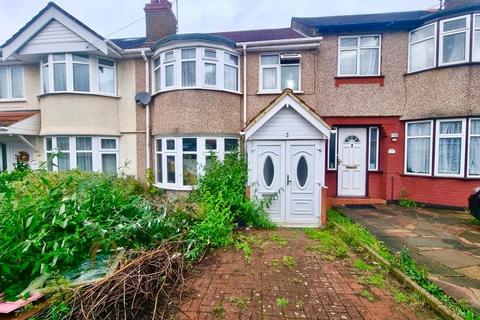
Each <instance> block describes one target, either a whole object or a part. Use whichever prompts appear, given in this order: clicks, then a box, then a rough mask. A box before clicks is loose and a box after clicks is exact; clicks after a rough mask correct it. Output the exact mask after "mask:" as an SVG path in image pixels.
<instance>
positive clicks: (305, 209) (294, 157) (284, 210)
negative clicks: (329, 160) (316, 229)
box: [248, 140, 325, 226]
mask: <svg viewBox="0 0 480 320" xmlns="http://www.w3.org/2000/svg"><path fill="white" fill-rule="evenodd" d="M323 149H324V143H321V141H320V140H317V141H310V140H308V141H253V142H251V144H250V147H249V151H248V153H249V167H250V168H251V172H250V183H251V186H252V195H254V196H256V197H258V198H267V197H274V199H275V200H273V202H272V204H271V206H270V207H269V209H268V212H269V214H270V217H271V219H272V221H273V222H275V223H278V224H282V225H288V226H314V225H319V223H320V188H321V186H322V185H323V184H324V178H325V175H324V174H323V165H324V164H323V162H324V158H323V157H322V156H323V154H324V150H323Z"/></svg>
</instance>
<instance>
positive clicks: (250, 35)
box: [211, 28, 305, 42]
mask: <svg viewBox="0 0 480 320" xmlns="http://www.w3.org/2000/svg"><path fill="white" fill-rule="evenodd" d="M211 34H213V35H217V36H222V37H225V38H228V39H231V40H233V41H235V42H250V41H267V40H283V39H298V38H305V36H304V35H302V34H301V33H299V32H298V31H295V30H294V29H292V28H280V29H258V30H244V31H229V32H215V33H211Z"/></svg>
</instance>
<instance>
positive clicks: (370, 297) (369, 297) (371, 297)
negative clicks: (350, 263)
mask: <svg viewBox="0 0 480 320" xmlns="http://www.w3.org/2000/svg"><path fill="white" fill-rule="evenodd" d="M360 295H361V296H362V297H364V298H365V299H367V300H368V301H370V302H374V301H375V296H374V295H373V293H371V292H370V291H368V290H367V289H365V290H363V291H362V292H360Z"/></svg>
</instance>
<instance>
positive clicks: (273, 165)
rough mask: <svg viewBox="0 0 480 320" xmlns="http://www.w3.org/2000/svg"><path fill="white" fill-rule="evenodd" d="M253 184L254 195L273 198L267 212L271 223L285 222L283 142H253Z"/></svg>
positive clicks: (251, 157)
mask: <svg viewBox="0 0 480 320" xmlns="http://www.w3.org/2000/svg"><path fill="white" fill-rule="evenodd" d="M251 155H252V156H250V159H251V161H252V162H253V163H252V165H253V177H254V178H253V179H252V180H253V181H252V182H253V183H252V188H253V190H252V191H253V192H254V193H255V195H256V196H257V197H259V198H262V199H265V198H268V197H273V198H274V200H273V201H272V204H271V206H270V207H269V208H268V212H269V214H270V217H271V219H272V221H273V222H275V223H283V222H285V142H283V141H255V142H254V143H253V148H252V154H251Z"/></svg>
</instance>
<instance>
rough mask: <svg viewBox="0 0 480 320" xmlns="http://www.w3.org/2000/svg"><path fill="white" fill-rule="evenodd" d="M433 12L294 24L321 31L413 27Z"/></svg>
mask: <svg viewBox="0 0 480 320" xmlns="http://www.w3.org/2000/svg"><path fill="white" fill-rule="evenodd" d="M431 13H432V12H431V11H424V10H419V11H405V12H389V13H377V14H359V15H346V16H330V17H315V18H296V17H294V18H292V23H298V24H302V25H304V26H307V27H311V28H315V29H317V30H320V31H330V30H331V31H335V30H342V29H352V30H353V29H354V28H356V27H381V28H395V27H399V28H401V27H411V26H415V25H419V24H421V23H422V18H423V17H424V16H427V15H429V14H431Z"/></svg>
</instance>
